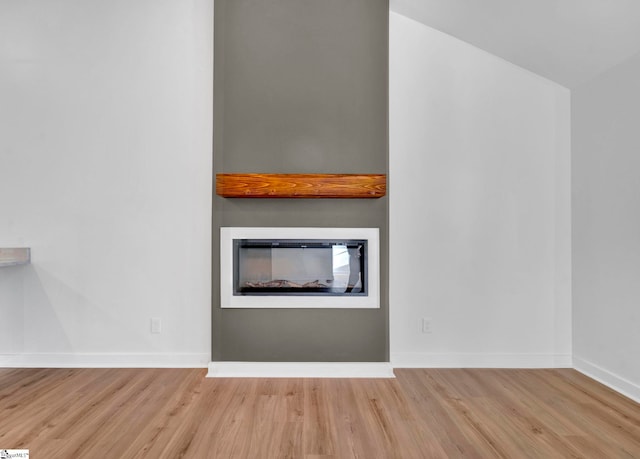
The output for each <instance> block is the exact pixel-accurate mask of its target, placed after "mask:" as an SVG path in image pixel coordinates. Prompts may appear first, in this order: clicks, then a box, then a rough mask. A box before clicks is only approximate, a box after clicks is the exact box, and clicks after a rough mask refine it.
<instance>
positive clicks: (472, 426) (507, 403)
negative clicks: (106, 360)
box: [0, 369, 640, 459]
mask: <svg viewBox="0 0 640 459" xmlns="http://www.w3.org/2000/svg"><path fill="white" fill-rule="evenodd" d="M396 375H397V379H395V380H393V379H300V378H294V379H284V378H283V379H251V378H247V379H207V378H205V370H201V369H0V447H2V448H25V449H29V450H30V453H31V454H32V455H33V457H56V458H63V459H64V458H103V457H118V458H178V457H184V458H197V459H199V458H230V457H231V458H251V459H254V458H291V459H295V458H304V459H312V458H315V459H318V458H323V459H328V458H365V459H376V458H380V459H392V458H402V459H406V458H408V459H412V458H416V459H418V458H458V457H459V458H496V457H504V458H513V457H518V458H550V457H554V458H555V457H562V458H564V457H568V458H571V457H576V458H578V457H580V458H598V459H600V458H610V457H611V458H638V457H640V405H638V404H637V403H635V402H633V401H631V400H629V399H627V398H625V397H623V396H621V395H620V394H617V393H616V392H614V391H612V390H610V389H608V388H606V387H604V386H602V385H601V384H599V383H597V382H595V381H593V380H591V379H589V378H587V377H586V376H584V375H582V374H580V373H578V372H576V371H573V370H498V369H495V370H491V369H400V370H396Z"/></svg>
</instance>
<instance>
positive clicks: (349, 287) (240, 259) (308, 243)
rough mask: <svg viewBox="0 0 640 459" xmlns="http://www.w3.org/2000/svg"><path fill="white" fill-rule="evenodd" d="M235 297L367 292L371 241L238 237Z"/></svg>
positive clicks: (234, 260) (234, 249) (362, 293)
mask: <svg viewBox="0 0 640 459" xmlns="http://www.w3.org/2000/svg"><path fill="white" fill-rule="evenodd" d="M233 267H234V276H233V284H234V285H233V294H234V295H278V296H279V295H349V296H352V295H364V296H366V295H367V284H368V283H367V241H366V240H359V239H356V240H354V239H338V240H336V239H331V240H328V239H234V240H233Z"/></svg>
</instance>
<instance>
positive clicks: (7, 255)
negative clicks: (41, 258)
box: [0, 247, 31, 268]
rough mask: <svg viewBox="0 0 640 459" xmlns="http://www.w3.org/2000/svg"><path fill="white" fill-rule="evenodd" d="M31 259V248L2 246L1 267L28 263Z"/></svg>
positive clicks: (0, 253)
mask: <svg viewBox="0 0 640 459" xmlns="http://www.w3.org/2000/svg"><path fill="white" fill-rule="evenodd" d="M30 261H31V249H28V248H26V247H21V248H6V249H4V248H0V268H2V267H5V266H17V265H26V264H28V263H29V262H30Z"/></svg>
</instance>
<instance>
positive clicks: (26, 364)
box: [0, 354, 211, 368]
mask: <svg viewBox="0 0 640 459" xmlns="http://www.w3.org/2000/svg"><path fill="white" fill-rule="evenodd" d="M210 360H211V356H210V355H209V354H0V367H4V368H206V367H207V363H208V362H209V361H210Z"/></svg>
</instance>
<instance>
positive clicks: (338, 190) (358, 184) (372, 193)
mask: <svg viewBox="0 0 640 459" xmlns="http://www.w3.org/2000/svg"><path fill="white" fill-rule="evenodd" d="M386 192H387V176H386V175H384V174H217V175H216V193H217V194H218V195H219V196H222V197H225V198H338V199H349V198H351V199H355V198H360V199H362V198H369V199H371V198H381V197H383V196H384V195H385V194H386Z"/></svg>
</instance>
